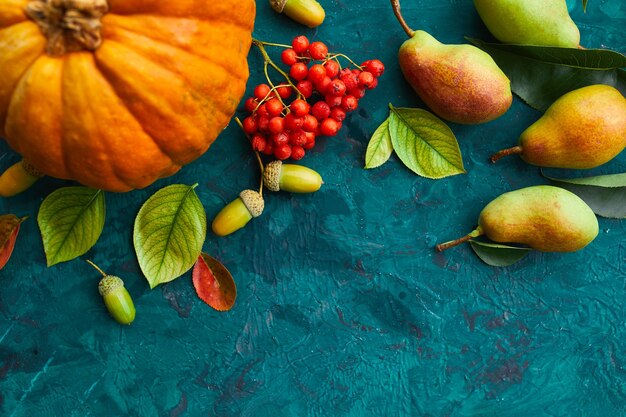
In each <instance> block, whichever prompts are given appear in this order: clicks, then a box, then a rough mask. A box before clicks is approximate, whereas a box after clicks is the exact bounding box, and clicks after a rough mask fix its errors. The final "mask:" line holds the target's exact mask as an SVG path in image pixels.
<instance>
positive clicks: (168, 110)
mask: <svg viewBox="0 0 626 417" xmlns="http://www.w3.org/2000/svg"><path fill="white" fill-rule="evenodd" d="M105 44H107V45H117V47H119V48H120V49H121V50H122V49H125V50H126V51H129V52H131V53H132V54H134V55H136V56H138V57H141V58H142V59H144V60H146V61H147V62H149V63H150V64H151V65H153V66H155V68H156V67H158V68H160V69H161V70H162V71H163V72H166V73H168V74H169V75H168V76H169V77H171V78H176V79H178V80H179V81H180V82H181V83H183V84H184V85H185V88H186V91H187V92H188V93H190V94H192V95H193V97H195V98H196V99H199V101H198V102H200V103H202V104H203V105H204V106H206V104H210V103H211V102H210V101H209V100H208V99H207V97H206V95H205V94H202V93H201V92H198V91H197V90H196V89H194V88H190V86H189V84H188V82H187V80H186V79H185V78H184V77H182V76H180V75H178V74H177V73H175V72H173V71H171V70H169V69H168V68H165V67H163V66H162V65H160V64H159V63H156V62H154V61H153V60H151V59H149V58H146V57H145V56H144V55H143V54H140V53H139V52H138V51H137V50H135V49H133V48H131V47H129V46H127V45H124V44H121V43H119V42H116V41H114V40H111V39H106V40H105V42H104V43H103V45H102V47H101V48H100V51H103V50H104V49H105V48H104V47H105ZM101 61H102V62H104V60H101V59H100V58H99V57H98V54H96V64H97V66H98V68H99V69H100V71H101V72H102V73H103V75H104V76H105V77H107V74H108V71H109V70H108V69H106V68H103V67H102V66H101V65H102V62H101ZM107 63H108V64H111V62H110V60H109V61H107ZM112 76H113V77H115V76H116V75H115V74H113V73H112ZM107 79H108V77H107ZM108 81H109V82H110V83H111V85H112V86H113V88H114V90H115V91H116V93H117V94H118V97H120V99H121V100H122V102H123V103H124V105H125V106H126V107H127V108H128V110H129V111H130V112H131V113H133V114H135V110H134V108H133V106H131V105H129V104H131V102H130V101H129V99H128V98H127V97H125V95H123V94H121V93H120V92H119V90H118V88H117V85H116V83H114V82H111V80H110V79H108ZM128 81H129V80H127V79H121V83H122V84H121V85H120V88H123V87H124V84H128ZM128 85H130V84H128ZM136 91H137V92H139V93H140V94H141V93H142V90H136ZM240 92H241V94H242V95H243V87H242V88H241V91H240ZM131 100H132V99H131ZM142 101H143V102H147V101H146V98H142ZM198 102H197V103H198ZM166 104H168V103H167V102H160V103H159V107H158V109H157V108H156V107H154V106H152V108H153V109H156V110H157V111H158V110H166V111H164V112H163V114H164V115H172V114H175V113H176V111H174V109H173V107H171V106H166ZM224 104H225V103H222V105H220V106H218V108H219V109H220V112H219V114H222V115H224V118H225V120H224V121H223V123H221V124H222V125H224V126H226V125H227V124H228V121H229V120H230V117H231V115H230V114H227V113H225V112H224V111H223V110H221V107H222V106H223V105H224ZM232 107H233V113H234V111H235V107H236V105H234V106H232ZM211 109H212V110H213V111H215V110H216V109H215V108H214V106H211ZM203 112H204V113H206V111H204V110H203ZM153 115H155V116H158V115H157V113H154V114H153ZM135 116H136V117H138V116H137V115H136V114H135ZM137 120H138V121H139V122H140V123H141V122H142V118H138V119H137ZM188 121H189V119H185V123H187V122H188ZM214 121H215V122H219V120H214ZM193 126H194V128H197V129H198V130H200V131H201V132H203V133H202V136H203V137H206V136H207V132H206V130H205V129H204V126H203V127H201V128H198V126H197V125H193ZM220 132H221V131H220ZM218 134H219V132H216V134H215V136H214V137H213V140H211V141H210V143H209V142H205V143H203V144H202V147H203V150H202V152H201V153H204V152H205V151H206V150H207V149H208V147H209V146H210V144H211V143H212V142H214V140H215V139H216V138H217V136H218ZM150 137H151V138H154V136H153V135H150ZM160 141H161V142H163V143H167V142H166V140H164V139H161V140H160ZM195 145H196V144H193V146H195ZM157 146H159V148H160V149H163V148H162V146H161V145H160V144H159V143H157ZM168 154H169V155H170V157H171V158H172V160H173V161H174V162H175V163H176V164H178V165H181V166H182V165H185V164H187V163H189V162H191V161H192V160H194V159H197V157H198V155H197V156H195V157H194V158H193V159H191V160H189V159H188V158H187V155H181V157H182V158H181V157H173V156H172V151H168Z"/></svg>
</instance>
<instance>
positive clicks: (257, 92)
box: [254, 84, 271, 101]
mask: <svg viewBox="0 0 626 417" xmlns="http://www.w3.org/2000/svg"><path fill="white" fill-rule="evenodd" d="M270 90H271V89H270V86H269V85H267V84H259V85H257V86H256V87H254V97H256V98H257V100H259V101H261V100H263V99H265V97H267V95H268V94H269V93H270Z"/></svg>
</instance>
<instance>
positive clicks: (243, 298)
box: [0, 0, 626, 417]
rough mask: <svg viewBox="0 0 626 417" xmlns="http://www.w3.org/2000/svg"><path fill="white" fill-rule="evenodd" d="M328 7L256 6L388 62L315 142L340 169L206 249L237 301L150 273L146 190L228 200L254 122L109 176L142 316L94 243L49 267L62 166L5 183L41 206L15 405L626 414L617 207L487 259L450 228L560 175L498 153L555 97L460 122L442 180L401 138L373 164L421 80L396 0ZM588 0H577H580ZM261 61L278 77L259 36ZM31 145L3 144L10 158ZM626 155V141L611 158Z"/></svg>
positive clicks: (467, 20) (0, 276) (111, 226)
mask: <svg viewBox="0 0 626 417" xmlns="http://www.w3.org/2000/svg"><path fill="white" fill-rule="evenodd" d="M321 3H322V4H323V5H324V7H325V8H326V11H327V20H326V22H325V23H324V24H323V26H321V27H320V28H319V29H318V30H312V29H303V28H302V27H299V26H297V25H296V24H294V23H292V22H290V21H288V20H287V19H286V18H284V17H282V16H278V15H276V14H274V13H273V12H272V11H271V10H270V9H269V6H268V5H267V4H266V3H265V2H259V4H258V9H259V10H258V12H259V13H258V14H259V16H258V19H257V23H256V31H255V36H256V37H258V38H260V39H264V40H268V41H277V42H289V41H290V39H291V38H292V37H293V36H294V35H296V34H299V33H305V34H307V35H308V36H309V37H311V38H314V39H320V40H324V41H326V42H327V43H328V44H329V45H330V48H331V50H334V51H341V52H344V53H346V54H348V55H350V56H352V57H353V58H355V60H357V61H362V60H365V59H368V58H374V57H379V58H381V59H382V60H383V61H384V62H385V63H386V65H387V72H386V73H385V75H384V76H383V78H382V79H381V82H380V85H379V87H378V89H377V90H375V91H373V92H370V93H369V94H368V96H366V98H365V99H364V100H363V101H362V102H361V104H360V108H359V110H358V111H357V112H355V113H354V114H352V115H351V116H350V117H349V119H348V121H347V123H345V128H344V129H343V130H342V131H341V134H340V135H339V136H338V137H336V138H333V139H324V140H321V141H320V143H319V145H318V147H317V148H316V149H315V151H314V152H313V153H312V154H310V155H308V156H307V157H306V159H304V160H303V162H304V163H305V164H306V165H308V166H310V167H312V168H315V169H317V170H318V171H319V172H320V173H321V174H322V176H323V177H324V179H325V184H324V186H323V188H322V190H320V191H319V192H318V193H316V194H315V195H305V196H299V195H298V196H296V195H288V194H284V193H278V194H272V195H269V196H268V198H267V199H266V212H265V213H264V215H263V216H262V217H260V218H258V219H256V220H254V221H253V222H252V223H251V224H249V225H248V226H247V227H246V228H245V229H243V230H242V231H240V232H238V233H236V234H234V235H232V236H230V237H226V238H216V237H214V236H211V235H209V236H208V238H207V241H206V243H205V245H204V250H205V251H206V252H208V253H210V254H212V255H213V256H215V257H217V258H219V259H221V260H222V262H223V263H224V264H225V265H226V266H227V267H228V268H229V269H230V270H231V272H232V273H233V275H234V277H235V279H236V282H237V284H238V290H239V296H238V299H237V303H236V305H235V307H234V309H233V310H231V311H230V312H228V313H218V312H215V311H213V310H212V309H210V308H209V307H208V306H206V305H205V304H203V303H202V302H201V301H200V300H199V299H198V298H197V297H196V295H195V292H194V289H193V287H192V284H191V278H190V274H186V275H185V276H183V277H182V278H180V279H178V280H176V281H174V282H172V283H169V284H167V285H162V286H160V287H158V288H156V289H154V290H150V289H149V287H148V283H147V282H146V280H145V279H144V278H143V277H142V276H141V273H140V271H139V267H138V264H137V261H136V258H135V255H134V251H133V248H132V223H133V218H134V215H135V214H136V213H137V211H138V209H139V207H140V205H141V204H142V202H144V201H145V200H146V199H147V198H148V197H149V196H150V195H151V194H152V193H154V192H155V191H156V190H157V189H159V188H161V187H163V186H165V185H167V184H172V183H184V184H193V183H195V182H198V183H199V184H200V185H199V186H198V187H197V189H196V190H197V192H198V194H199V197H200V199H201V201H202V203H203V204H204V206H205V208H206V212H207V216H208V217H209V218H212V217H213V216H214V215H215V214H216V213H217V212H218V211H219V209H220V208H221V207H222V206H223V205H224V204H225V203H227V202H228V201H230V200H232V199H233V198H235V196H236V195H237V194H238V192H239V191H240V190H242V189H243V188H248V187H254V186H256V184H257V181H258V173H257V170H256V165H255V161H254V159H253V156H252V155H251V153H250V152H249V151H248V150H247V146H246V142H245V140H244V138H243V136H242V134H241V133H240V131H239V129H238V128H237V126H235V125H234V124H232V125H231V126H229V127H228V128H227V129H226V130H225V131H224V133H223V134H222V135H221V137H220V138H219V140H218V142H217V143H216V144H215V145H214V146H213V148H212V149H211V150H210V151H209V152H208V153H207V154H206V155H204V156H203V157H202V158H200V159H199V160H198V161H197V162H195V163H193V164H192V165H190V166H188V167H186V168H184V169H183V170H182V172H180V173H179V174H178V175H176V176H174V177H172V178H169V179H166V180H162V181H160V182H158V183H157V184H155V185H153V186H151V187H149V188H148V189H145V190H141V191H135V192H132V193H128V194H108V195H107V210H108V213H107V221H106V226H105V230H104V232H103V234H102V237H101V239H100V241H99V242H98V243H97V245H96V246H95V247H94V248H93V249H92V250H91V251H90V252H88V254H87V255H85V256H83V257H81V259H87V258H89V259H92V260H94V261H95V262H96V263H98V264H99V265H100V266H101V267H102V268H104V269H105V270H107V271H108V272H109V273H112V274H115V275H119V276H121V277H123V279H124V280H125V281H126V285H127V287H128V289H129V291H130V293H131V294H132V295H133V297H134V300H135V305H136V308H137V319H136V320H135V322H134V323H133V325H132V326H130V327H121V326H119V325H117V324H116V323H115V322H114V321H113V320H111V319H110V318H109V317H108V316H107V313H106V311H105V309H104V306H103V303H102V301H101V299H100V297H99V295H98V291H97V282H98V274H97V273H96V272H94V271H93V269H91V267H90V266H89V265H88V264H87V263H86V262H84V261H82V260H74V261H71V262H68V263H63V264H59V265H56V266H54V267H52V268H46V266H45V265H46V262H45V258H44V254H43V247H42V244H41V238H40V236H39V232H38V229H37V225H36V222H35V218H36V214H37V209H38V207H39V204H40V203H41V201H42V200H43V198H45V196H46V195H48V194H49V193H50V192H51V191H52V190H54V189H55V188H57V187H59V186H61V185H63V184H62V183H61V182H58V181H54V180H51V179H45V180H43V181H41V182H39V183H38V184H36V185H35V187H33V188H32V189H31V190H29V191H27V192H26V193H24V194H23V195H20V196H18V197H15V198H11V199H2V200H0V212H1V213H7V212H10V213H15V214H17V215H20V216H25V215H28V216H30V217H31V218H30V219H29V220H28V221H27V222H26V223H24V224H23V228H22V232H21V234H20V236H19V240H18V242H17V245H16V249H15V253H14V256H13V258H12V259H11V260H10V262H9V263H8V265H7V266H6V267H5V268H4V269H3V270H2V271H0V415H1V416H7V417H48V416H64V417H73V416H80V417H82V416H126V415H128V416H172V417H174V416H224V417H226V416H256V417H275V416H345V417H356V416H454V417H467V416H481V417H491V416H624V415H626V410H625V407H626V326H625V324H624V321H625V319H624V318H625V317H626V307H625V306H624V302H625V300H626V294H625V284H626V259H625V257H626V246H625V241H626V222H623V221H621V222H620V221H616V220H606V219H600V226H601V233H600V235H599V236H598V238H597V239H596V240H595V241H594V242H593V243H592V244H591V245H590V246H589V247H588V248H586V249H585V250H584V251H582V252H579V253H573V254H540V253H533V254H531V255H530V256H528V257H527V258H525V259H524V260H523V261H522V262H520V263H518V264H516V265H514V266H512V267H509V268H490V267H488V266H486V265H484V264H483V263H481V262H480V260H479V259H478V258H477V257H476V256H475V255H474V254H473V253H472V251H471V249H470V248H469V246H462V247H459V248H455V249H452V250H449V251H448V252H446V253H445V254H436V253H435V252H434V251H433V245H434V244H435V243H436V242H440V241H444V240H448V239H451V238H454V237H457V236H460V235H461V234H463V233H465V232H467V231H469V230H471V228H472V227H473V226H474V225H475V222H476V218H477V215H478V213H479V211H480V209H481V208H482V207H483V206H484V205H485V204H486V203H487V202H488V201H490V200H491V199H493V198H494V197H496V196H497V195H499V194H501V193H503V192H505V191H509V190H512V189H517V188H521V187H524V186H528V185H533V184H539V183H545V180H543V179H542V178H541V177H540V175H539V172H538V170H537V169H536V168H534V167H531V166H528V165H526V164H524V163H523V162H521V160H519V159H518V158H513V157H512V158H510V159H508V160H506V161H502V162H501V163H498V164H497V165H490V164H488V163H487V162H486V161H487V157H488V155H490V154H491V153H493V152H494V151H496V150H498V149H501V148H503V147H508V146H510V145H511V144H513V143H514V142H515V140H516V138H517V136H518V135H519V133H521V131H522V130H523V129H524V128H525V127H526V126H527V125H529V124H530V123H532V122H533V121H535V120H536V119H538V118H539V116H540V114H539V113H538V112H536V111H534V110H531V109H530V108H528V107H526V106H525V105H524V104H522V103H521V102H520V100H519V99H517V98H516V99H515V102H514V104H513V107H512V108H511V109H510V111H509V112H508V113H507V114H506V115H505V116H504V117H502V118H501V119H499V120H496V121H494V122H492V123H489V124H487V125H483V126H469V127H467V126H466V127H463V126H458V125H452V126H451V127H452V129H453V130H454V132H455V133H456V135H457V137H458V139H459V143H460V147H461V150H462V152H463V156H464V162H465V166H466V168H467V171H468V173H467V175H461V176H456V177H453V178H449V179H445V180H440V181H430V180H426V179H422V178H419V177H416V176H415V175H414V174H412V173H411V172H410V171H409V170H407V169H405V168H404V167H403V166H402V164H401V163H400V162H399V161H398V159H397V158H396V157H395V156H393V157H392V158H391V160H390V161H389V162H388V163H387V164H386V165H384V166H383V167H381V168H379V169H375V170H371V171H366V170H363V169H362V166H363V160H364V154H365V148H366V144H367V141H368V138H369V136H370V134H371V133H372V132H373V131H374V129H375V128H376V127H377V126H378V124H379V123H380V122H382V121H383V120H384V119H385V117H386V115H387V111H388V110H387V104H388V103H389V102H391V103H393V104H394V105H396V106H421V103H420V101H419V99H418V98H417V97H416V95H415V94H414V93H412V91H411V90H410V88H409V86H408V84H407V83H406V82H405V81H404V80H403V79H402V76H401V74H400V70H399V68H398V65H397V62H396V51H397V49H398V47H399V46H400V44H401V43H402V42H403V41H404V40H405V35H404V32H403V31H402V29H401V28H400V26H399V25H398V24H397V23H396V21H395V18H394V16H393V14H392V12H391V9H390V7H389V4H388V1H386V0H364V1H360V2H356V1H351V0H342V1H339V0H334V1H330V0H328V1H324V0H322V1H321ZM403 3H404V4H403V10H404V14H405V17H406V18H407V20H408V21H409V22H410V24H411V25H412V26H413V27H414V28H418V27H419V28H423V29H426V30H428V31H430V32H432V33H433V34H434V35H435V36H437V37H438V38H439V39H440V40H442V41H445V42H450V43H452V42H454V43H460V42H463V36H466V35H467V36H473V37H479V38H483V39H489V36H488V34H487V33H486V31H485V29H484V27H483V25H482V23H481V22H480V20H479V18H478V16H477V14H476V13H475V11H474V10H473V7H472V4H471V2H470V1H467V0H463V1H458V0H457V1H442V2H438V1H425V0H420V1H408V0H404V2H403ZM578 3H579V2H578ZM578 3H577V2H572V5H573V6H574V7H573V9H572V15H573V17H574V19H575V20H576V22H577V23H578V25H579V27H580V29H581V32H582V44H583V45H585V46H587V47H607V48H611V49H616V50H618V51H621V52H626V34H625V32H624V28H625V27H626V4H625V3H624V2H623V1H621V0H607V1H605V0H591V1H590V2H589V8H588V10H587V14H583V13H582V7H581V5H580V4H578ZM250 63H251V66H252V78H251V82H250V83H249V87H250V88H251V87H252V86H253V85H254V84H257V83H259V82H261V81H262V71H261V67H260V65H261V63H260V60H259V54H258V53H257V52H256V51H253V53H252V54H251V58H250ZM17 160H18V156H17V155H15V154H14V153H12V152H11V151H10V150H8V148H7V147H6V145H4V144H2V145H0V165H1V166H2V167H7V166H9V164H11V163H13V162H15V161H17ZM598 172H602V173H609V172H610V173H617V172H626V154H624V155H620V156H619V157H618V158H617V159H616V160H615V161H613V162H611V163H610V164H608V165H606V166H605V167H602V168H601V169H598V170H595V171H594V172H593V173H598Z"/></svg>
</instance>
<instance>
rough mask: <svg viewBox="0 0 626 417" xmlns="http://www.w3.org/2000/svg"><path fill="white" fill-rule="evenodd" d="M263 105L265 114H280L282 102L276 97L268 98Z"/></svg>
mask: <svg viewBox="0 0 626 417" xmlns="http://www.w3.org/2000/svg"><path fill="white" fill-rule="evenodd" d="M264 106H265V109H266V110H267V114H269V115H270V116H280V114H281V113H282V112H283V108H284V107H283V103H281V102H280V100H279V99H277V98H273V99H270V100H269V101H267V102H266V103H265V104H264Z"/></svg>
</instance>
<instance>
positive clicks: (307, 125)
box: [302, 101, 326, 132]
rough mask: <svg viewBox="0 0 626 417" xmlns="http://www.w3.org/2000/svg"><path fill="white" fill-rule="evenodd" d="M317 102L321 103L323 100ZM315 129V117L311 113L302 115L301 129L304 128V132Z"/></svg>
mask: <svg viewBox="0 0 626 417" xmlns="http://www.w3.org/2000/svg"><path fill="white" fill-rule="evenodd" d="M318 103H323V102H321V101H320V102H318ZM324 104H326V103H324ZM315 129H317V118H316V117H315V116H313V115H312V114H307V115H306V116H304V122H303V123H302V130H304V131H305V132H315Z"/></svg>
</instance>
